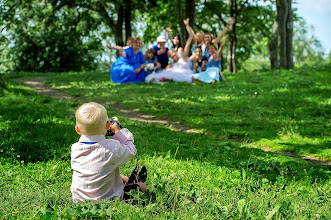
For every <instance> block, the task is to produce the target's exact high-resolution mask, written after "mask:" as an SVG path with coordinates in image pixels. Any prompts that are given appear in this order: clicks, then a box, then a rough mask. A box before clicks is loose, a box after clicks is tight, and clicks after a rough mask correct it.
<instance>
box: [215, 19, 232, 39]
mask: <svg viewBox="0 0 331 220" xmlns="http://www.w3.org/2000/svg"><path fill="white" fill-rule="evenodd" d="M235 22H236V19H235V18H234V17H231V18H230V19H229V22H228V24H227V25H226V26H225V27H224V29H223V31H222V32H221V33H220V34H219V35H218V36H217V37H216V38H215V39H213V41H212V42H213V43H214V44H218V43H219V42H220V40H221V39H222V37H223V36H224V35H225V34H226V32H227V31H228V30H229V27H230V26H231V25H232V24H234V23H235Z"/></svg>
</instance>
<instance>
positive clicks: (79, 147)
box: [70, 103, 137, 202]
mask: <svg viewBox="0 0 331 220" xmlns="http://www.w3.org/2000/svg"><path fill="white" fill-rule="evenodd" d="M88 104H90V105H92V107H93V105H96V106H97V107H100V106H101V105H99V104H97V103H92V104H91V103H87V104H84V105H88ZM84 105H83V106H81V107H80V108H79V109H78V110H77V111H76V121H77V125H76V131H77V133H78V134H81V137H80V139H79V142H77V143H74V144H73V145H72V146H71V167H72V169H73V175H72V184H71V187H70V190H71V192H72V198H73V201H74V202H80V201H84V200H92V201H100V200H101V199H110V198H113V197H119V198H122V196H123V188H124V183H123V180H122V178H121V175H120V172H119V167H120V166H122V165H124V164H125V163H127V162H128V161H130V160H131V159H132V158H133V157H134V156H135V154H136V152H137V150H136V148H135V146H134V145H133V142H134V139H133V135H132V134H131V132H130V131H129V130H128V129H126V128H123V129H121V130H119V129H118V130H115V131H116V132H115V135H114V136H113V138H112V139H106V138H105V131H106V130H107V129H109V127H110V123H109V122H108V117H107V114H106V115H105V116H103V118H102V120H99V121H98V119H91V118H93V117H95V115H96V114H100V112H103V114H104V111H105V110H103V109H101V110H97V111H96V112H93V113H92V114H89V115H88V116H87V118H88V119H87V120H89V121H87V122H86V124H88V125H90V126H89V127H91V126H92V127H93V126H94V125H92V124H93V123H91V121H93V120H94V121H97V123H100V121H101V124H102V125H101V128H102V127H103V129H99V131H96V132H92V134H91V131H87V130H86V129H85V128H84V122H82V121H84V120H85V119H84V117H85V116H81V115H84V114H86V112H88V110H89V107H91V106H88V107H86V106H85V107H86V108H84ZM98 105H99V106H98ZM82 107H83V108H82ZM100 108H101V107H100ZM102 108H104V107H103V106H102ZM79 111H80V112H81V113H80V112H79ZM96 118H97V117H96ZM105 118H106V121H104V119H105ZM116 129H117V128H116ZM92 130H98V128H97V126H95V127H94V128H93V129H92ZM101 130H103V132H101ZM82 132H88V133H89V134H87V135H86V134H83V133H82ZM98 133H100V134H98Z"/></svg>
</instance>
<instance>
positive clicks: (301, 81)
mask: <svg viewBox="0 0 331 220" xmlns="http://www.w3.org/2000/svg"><path fill="white" fill-rule="evenodd" d="M330 69H331V68H330V65H327V66H320V67H316V68H312V67H305V68H300V69H295V70H291V71H283V70H282V71H269V72H253V73H240V74H237V75H231V74H226V75H225V76H226V78H227V81H225V82H222V83H216V84H214V85H209V84H202V83H198V84H185V83H168V84H163V85H151V84H132V85H131V84H130V85H117V84H113V83H111V82H109V81H108V79H109V76H108V73H98V72H89V73H76V72H70V73H56V74H46V75H47V76H49V77H50V78H49V79H48V80H47V82H48V83H49V84H50V85H51V86H52V87H54V88H56V89H58V90H60V91H62V92H64V93H67V94H70V95H71V96H74V97H84V98H87V99H89V100H91V101H99V102H105V103H108V102H109V103H117V104H119V105H120V106H123V107H125V108H130V109H135V110H138V111H141V112H144V113H147V114H153V115H157V116H159V117H162V118H166V119H169V120H174V121H179V122H181V123H183V124H185V125H187V126H189V127H191V128H194V129H198V130H201V131H203V132H208V133H210V134H211V135H210V136H205V135H203V134H188V133H184V132H177V131H173V130H172V129H171V128H169V127H164V126H162V125H157V124H147V123H142V122H137V121H133V120H131V119H129V118H126V117H125V116H123V115H121V113H120V112H116V111H114V110H113V109H108V112H109V114H110V116H112V115H116V116H118V117H119V118H120V120H121V124H122V125H124V126H125V127H127V128H129V130H130V131H132V133H133V134H134V137H135V144H136V146H137V149H138V157H139V159H140V163H141V164H144V165H146V166H147V168H148V172H149V176H148V180H147V186H148V189H149V191H148V193H146V194H139V195H135V196H136V198H137V199H136V200H134V201H132V202H131V203H125V202H119V201H115V200H113V201H104V202H101V203H100V204H93V203H89V202H86V203H82V204H79V205H75V204H73V203H72V201H71V194H70V190H69V188H70V184H71V174H72V173H71V172H72V171H71V168H70V146H71V144H72V143H74V142H76V141H77V140H78V138H79V136H78V135H77V134H76V133H75V131H74V125H75V119H74V111H75V110H76V108H77V107H78V106H79V105H80V104H81V103H79V102H78V101H68V100H66V101H64V100H56V99H52V98H49V97H45V96H40V95H37V94H36V93H35V92H34V91H32V90H31V89H29V88H27V87H25V86H22V85H20V84H17V83H14V82H12V81H11V80H10V77H18V76H29V77H31V76H45V74H40V73H31V74H28V73H24V74H18V75H15V76H6V78H5V81H6V83H7V85H8V89H7V90H0V95H1V96H0V189H1V194H0V218H4V219H11V218H18V219H29V218H31V219H34V218H40V217H43V218H44V219H51V218H68V219H71V217H73V216H75V217H76V218H84V217H87V218H92V217H93V216H94V217H98V218H104V219H106V218H109V217H111V218H113V219H119V218H121V219H123V218H124V219H127V218H129V217H130V218H133V219H144V218H146V219H165V218H167V219H224V218H230V219H247V218H249V219H273V218H274V219H278V218H283V219H330V218H331V211H330V200H331V180H330V174H331V169H330V166H321V165H317V164H312V163H307V162H305V161H302V160H300V159H296V158H290V157H285V156H281V155H279V154H275V153H272V152H266V151H264V150H263V149H264V148H270V149H273V150H275V151H289V152H294V153H297V154H298V155H300V156H305V155H313V156H315V157H319V158H323V159H327V160H331V152H330V143H331V141H330V123H331V121H330V105H331V98H330V94H331V93H330V85H331V84H330V81H331V75H330V74H331V72H330ZM231 140H236V141H237V142H234V141H231ZM134 163H135V161H132V162H130V163H128V164H126V165H125V166H124V167H122V168H121V172H122V173H124V174H126V175H128V174H129V173H130V172H131V170H132V169H133V167H134Z"/></svg>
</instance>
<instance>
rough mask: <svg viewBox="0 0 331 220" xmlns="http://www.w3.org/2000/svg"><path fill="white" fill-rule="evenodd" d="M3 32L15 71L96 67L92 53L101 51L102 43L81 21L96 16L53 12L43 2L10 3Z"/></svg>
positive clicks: (84, 12)
mask: <svg viewBox="0 0 331 220" xmlns="http://www.w3.org/2000/svg"><path fill="white" fill-rule="evenodd" d="M5 8H6V11H5V15H4V17H5V20H3V21H2V27H3V29H2V31H3V32H5V33H6V37H5V38H6V39H5V41H6V42H8V43H9V45H10V46H8V51H9V53H8V54H7V56H9V58H10V59H11V60H12V61H13V66H12V69H11V70H13V71H42V72H44V71H69V70H76V71H79V70H83V69H93V68H95V65H96V64H95V63H94V57H93V56H92V55H91V53H90V52H91V51H93V50H99V49H100V48H99V47H100V46H98V45H100V40H99V39H96V38H95V37H94V36H93V35H92V34H91V33H89V31H87V30H88V29H87V28H86V27H87V26H89V27H91V26H93V24H91V23H88V22H85V23H84V22H80V21H81V20H82V18H83V17H89V16H93V15H91V14H89V13H88V12H87V11H86V10H82V9H80V8H77V9H75V10H73V9H70V8H64V9H63V10H61V11H57V10H54V8H53V7H52V5H51V4H49V3H47V2H45V1H43V2H39V1H34V0H31V1H10V3H8V2H7V5H6V7H5Z"/></svg>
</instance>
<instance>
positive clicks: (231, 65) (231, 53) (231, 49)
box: [227, 0, 238, 73]
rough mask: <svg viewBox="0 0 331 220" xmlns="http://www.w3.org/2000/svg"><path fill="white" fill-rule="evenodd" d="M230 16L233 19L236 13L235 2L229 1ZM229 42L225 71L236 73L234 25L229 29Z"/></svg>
mask: <svg viewBox="0 0 331 220" xmlns="http://www.w3.org/2000/svg"><path fill="white" fill-rule="evenodd" d="M229 6H230V16H231V17H235V18H236V15H237V12H238V6H237V0H230V1H229ZM229 31H230V33H229V42H228V56H227V65H228V67H227V69H228V70H229V71H230V72H233V73H236V72H237V57H236V47H237V34H236V23H234V24H232V25H231V26H230V28H229Z"/></svg>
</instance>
